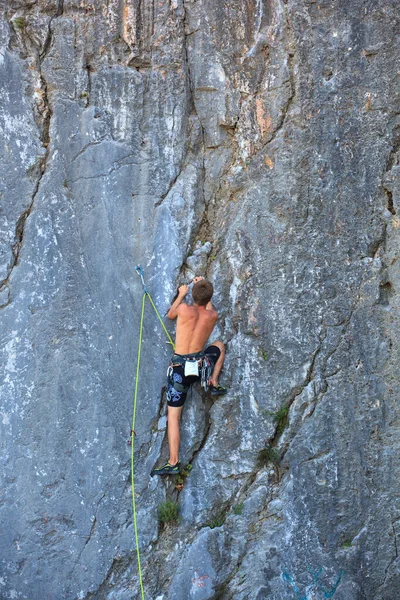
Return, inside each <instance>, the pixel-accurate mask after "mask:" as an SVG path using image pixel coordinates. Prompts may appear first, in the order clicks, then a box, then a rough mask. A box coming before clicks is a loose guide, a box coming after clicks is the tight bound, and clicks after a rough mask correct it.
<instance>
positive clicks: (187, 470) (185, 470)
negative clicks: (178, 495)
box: [175, 464, 192, 492]
mask: <svg viewBox="0 0 400 600" xmlns="http://www.w3.org/2000/svg"><path fill="white" fill-rule="evenodd" d="M191 470H192V465H191V464H188V465H186V467H184V468H183V469H182V470H181V472H180V473H179V475H178V476H177V477H176V479H175V483H176V485H175V487H176V489H177V490H178V491H179V492H181V491H182V490H183V484H184V483H185V479H186V477H189V475H190V471H191Z"/></svg>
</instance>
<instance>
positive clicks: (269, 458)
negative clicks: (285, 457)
mask: <svg viewBox="0 0 400 600" xmlns="http://www.w3.org/2000/svg"><path fill="white" fill-rule="evenodd" d="M279 462H280V456H279V451H278V449H277V448H274V447H273V446H271V445H268V446H265V448H263V449H262V450H260V452H259V453H258V464H259V466H260V467H267V466H268V465H272V466H273V467H274V471H275V475H276V478H277V480H278V482H279V481H280V478H281V474H280V471H279Z"/></svg>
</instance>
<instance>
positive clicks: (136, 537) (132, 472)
mask: <svg viewBox="0 0 400 600" xmlns="http://www.w3.org/2000/svg"><path fill="white" fill-rule="evenodd" d="M135 271H136V272H137V274H138V275H139V276H140V278H141V280H142V286H143V297H142V312H141V316H140V327H139V345H138V355H137V364H136V379H135V391H134V396H133V416H132V427H131V438H130V440H129V443H130V444H131V477H132V509H133V526H134V530H135V543H136V554H137V562H138V573H139V583H140V591H141V595H142V600H144V589H143V578H142V569H141V564H140V551H139V535H138V529H137V519H136V501H135V436H136V433H135V421H136V406H137V397H138V390H139V371H140V358H141V349H142V340H143V322H144V309H145V302H146V297H147V298H148V299H149V300H150V304H151V305H152V307H153V308H154V312H155V313H156V315H157V317H158V319H159V321H160V323H161V325H162V327H163V329H164V331H165V333H166V334H167V337H168V340H169V343H170V344H171V345H172V347H173V348H174V349H175V344H174V342H173V341H172V338H171V336H170V334H169V333H168V331H167V328H166V327H165V325H164V323H163V321H162V318H161V316H160V313H159V312H158V310H157V307H156V305H155V304H154V302H153V299H152V297H151V296H150V294H149V292H148V289H147V287H146V284H145V281H144V271H143V269H142V267H141V266H140V265H138V266H137V267H136V269H135Z"/></svg>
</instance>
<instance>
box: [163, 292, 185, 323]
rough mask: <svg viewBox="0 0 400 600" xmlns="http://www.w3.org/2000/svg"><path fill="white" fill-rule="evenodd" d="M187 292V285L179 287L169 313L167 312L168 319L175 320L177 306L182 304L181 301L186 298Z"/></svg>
mask: <svg viewBox="0 0 400 600" xmlns="http://www.w3.org/2000/svg"><path fill="white" fill-rule="evenodd" d="M188 291H189V286H188V285H181V286H180V288H179V291H178V296H177V298H176V300H175V301H174V302H173V304H172V306H171V308H170V309H169V311H168V312H167V317H168V319H176V317H177V316H178V306H179V305H180V303H181V302H182V300H183V299H184V297H185V296H186V294H187V293H188Z"/></svg>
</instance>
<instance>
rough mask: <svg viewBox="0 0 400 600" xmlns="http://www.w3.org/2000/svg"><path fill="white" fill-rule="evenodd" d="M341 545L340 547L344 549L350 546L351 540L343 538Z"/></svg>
mask: <svg viewBox="0 0 400 600" xmlns="http://www.w3.org/2000/svg"><path fill="white" fill-rule="evenodd" d="M341 547H342V548H343V549H346V548H351V547H352V543H351V541H350V540H345V541H344V542H343V544H342V546H341Z"/></svg>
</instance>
